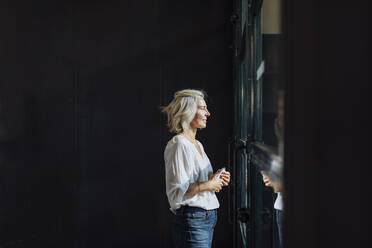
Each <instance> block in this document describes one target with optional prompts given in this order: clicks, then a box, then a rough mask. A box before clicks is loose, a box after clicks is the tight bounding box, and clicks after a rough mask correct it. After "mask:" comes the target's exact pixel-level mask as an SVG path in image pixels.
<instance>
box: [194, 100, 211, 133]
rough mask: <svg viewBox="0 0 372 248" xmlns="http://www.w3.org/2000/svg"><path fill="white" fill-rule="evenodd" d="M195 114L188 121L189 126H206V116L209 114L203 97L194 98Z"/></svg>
mask: <svg viewBox="0 0 372 248" xmlns="http://www.w3.org/2000/svg"><path fill="white" fill-rule="evenodd" d="M196 105H197V106H196V114H195V117H194V119H193V120H192V121H191V123H190V127H191V128H206V127H207V118H208V117H209V116H210V115H211V114H210V113H209V111H208V109H207V104H206V103H205V101H204V99H203V98H197V100H196Z"/></svg>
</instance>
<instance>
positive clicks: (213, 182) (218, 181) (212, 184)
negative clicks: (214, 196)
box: [207, 170, 223, 192]
mask: <svg viewBox="0 0 372 248" xmlns="http://www.w3.org/2000/svg"><path fill="white" fill-rule="evenodd" d="M220 171H221V170H218V171H217V172H216V173H214V174H213V176H212V177H211V178H210V179H209V180H208V181H207V182H208V188H209V190H210V191H214V192H220V190H221V189H222V186H223V180H222V178H220V176H219V174H220Z"/></svg>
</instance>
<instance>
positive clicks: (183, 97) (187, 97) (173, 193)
mask: <svg viewBox="0 0 372 248" xmlns="http://www.w3.org/2000/svg"><path fill="white" fill-rule="evenodd" d="M162 111H163V112H164V113H166V114H167V116H168V127H169V131H170V132H171V133H175V134H176V135H175V136H174V137H173V138H172V139H171V140H170V141H169V142H168V144H167V146H166V148H165V151H164V160H165V172H166V173H165V177H166V193H167V196H168V201H169V205H170V210H171V211H172V212H173V213H174V216H173V220H172V236H173V240H174V242H175V247H177V248H181V247H182V248H183V247H203V248H204V247H205V248H207V247H211V245H212V237H213V230H214V227H215V225H216V221H217V208H218V207H219V206H220V205H219V202H218V199H217V197H216V195H215V192H219V191H220V190H221V189H222V187H223V186H227V185H228V184H229V181H230V173H229V172H224V171H221V170H218V171H217V172H216V173H215V174H213V170H212V166H211V163H210V161H209V159H208V157H207V155H206V154H205V152H204V149H203V146H202V144H201V143H200V142H199V141H197V140H196V139H195V137H196V131H197V130H198V129H202V128H206V126H207V118H208V117H209V116H210V113H209V111H208V109H207V105H206V103H205V100H204V93H203V92H202V91H199V90H191V89H187V90H181V91H178V92H176V93H175V94H174V99H173V100H172V102H171V103H169V105H168V106H166V107H164V108H163V109H162Z"/></svg>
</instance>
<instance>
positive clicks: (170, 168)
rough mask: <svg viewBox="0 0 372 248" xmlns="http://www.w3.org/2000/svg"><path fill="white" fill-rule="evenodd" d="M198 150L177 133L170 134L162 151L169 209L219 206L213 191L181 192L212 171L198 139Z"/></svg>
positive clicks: (206, 178)
mask: <svg viewBox="0 0 372 248" xmlns="http://www.w3.org/2000/svg"><path fill="white" fill-rule="evenodd" d="M198 144H199V146H200V149H201V151H202V154H200V153H199V151H198V149H197V148H196V146H195V145H194V144H193V143H192V142H191V141H189V140H188V139H186V138H185V137H183V136H181V135H176V136H174V137H173V138H172V139H171V140H170V141H169V142H168V144H167V146H166V148H165V151H164V160H165V180H166V193H167V197H168V202H169V205H170V210H171V211H172V212H173V213H175V211H176V209H178V208H180V207H181V206H183V205H187V206H193V207H200V208H203V209H205V210H211V209H216V208H218V207H219V206H220V204H219V202H218V199H217V197H216V194H215V193H214V192H213V191H209V190H208V191H202V192H198V193H197V194H195V195H193V196H185V193H186V191H187V189H188V188H189V185H190V183H195V182H205V181H208V179H209V178H210V177H211V176H212V175H213V169H212V165H211V163H210V161H209V159H208V157H207V154H205V152H204V148H203V145H202V144H201V143H200V142H199V141H198Z"/></svg>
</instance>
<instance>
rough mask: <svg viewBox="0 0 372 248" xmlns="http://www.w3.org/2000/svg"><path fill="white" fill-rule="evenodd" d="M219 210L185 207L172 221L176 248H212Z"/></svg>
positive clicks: (177, 212)
mask: <svg viewBox="0 0 372 248" xmlns="http://www.w3.org/2000/svg"><path fill="white" fill-rule="evenodd" d="M216 222H217V210H216V209H213V210H204V209H202V208H197V207H189V206H183V207H181V208H179V209H177V211H176V214H175V215H174V216H173V220H172V236H173V242H174V245H175V247H176V248H210V247H211V246H212V239H213V230H214V227H215V226H216Z"/></svg>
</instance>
